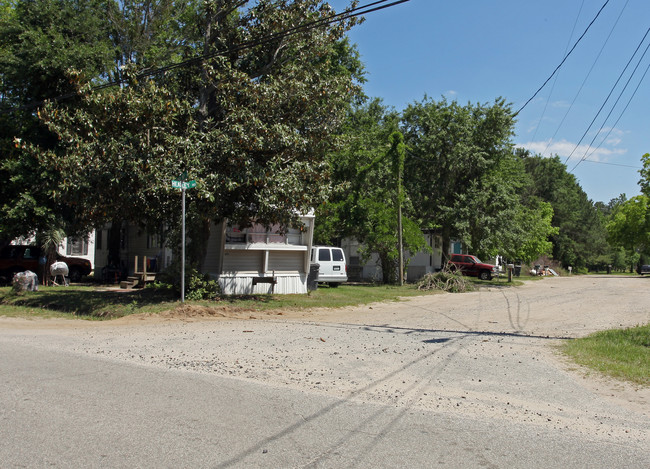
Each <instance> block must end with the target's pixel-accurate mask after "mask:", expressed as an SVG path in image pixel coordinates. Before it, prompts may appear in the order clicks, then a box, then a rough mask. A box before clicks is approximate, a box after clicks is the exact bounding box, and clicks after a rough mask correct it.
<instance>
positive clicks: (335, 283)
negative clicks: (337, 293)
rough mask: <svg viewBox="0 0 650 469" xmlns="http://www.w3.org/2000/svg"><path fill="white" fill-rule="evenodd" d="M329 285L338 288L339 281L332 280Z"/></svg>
mask: <svg viewBox="0 0 650 469" xmlns="http://www.w3.org/2000/svg"><path fill="white" fill-rule="evenodd" d="M329 285H330V288H336V287H338V286H339V282H330V283H329Z"/></svg>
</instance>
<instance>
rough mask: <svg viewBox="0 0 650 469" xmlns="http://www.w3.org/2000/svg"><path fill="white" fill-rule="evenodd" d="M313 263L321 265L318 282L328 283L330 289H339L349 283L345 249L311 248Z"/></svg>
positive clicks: (329, 247)
mask: <svg viewBox="0 0 650 469" xmlns="http://www.w3.org/2000/svg"><path fill="white" fill-rule="evenodd" d="M311 263H312V264H319V266H320V267H319V268H318V281H319V282H327V283H329V286H330V287H338V286H339V284H340V283H343V282H347V281H348V273H347V265H346V264H345V254H344V253H343V249H341V248H336V247H332V246H314V247H312V248H311Z"/></svg>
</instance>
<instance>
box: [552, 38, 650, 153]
mask: <svg viewBox="0 0 650 469" xmlns="http://www.w3.org/2000/svg"><path fill="white" fill-rule="evenodd" d="M648 33H650V28H648V29H647V30H646V32H645V34H644V35H643V38H641V41H640V42H639V45H638V46H637V47H636V49H634V53H632V55H631V56H630V59H629V60H628V61H627V64H625V68H623V71H622V72H621V73H620V74H619V76H618V78H617V79H616V83H614V85H613V86H612V89H611V90H610V91H609V94H608V95H607V97H606V98H605V101H603V104H601V106H600V109H598V112H597V113H596V115H595V116H594V118H593V119H592V120H591V122H590V123H589V126H588V127H587V130H585V132H584V133H583V134H582V137H580V140H579V141H578V143H576V145H575V147H574V148H573V150H572V151H571V153H570V154H569V156H567V158H566V160H565V161H564V164H565V165H566V164H567V162H568V161H569V158H571V156H573V153H575V151H576V150H577V149H578V147H579V146H580V144H581V143H582V140H583V139H584V138H585V137H586V136H587V133H588V132H589V130H591V126H592V125H594V122H596V119H597V118H598V116H599V115H600V113H601V112H602V110H603V108H604V107H605V105H606V104H607V101H609V98H611V96H612V93H613V92H614V90H615V89H616V86H618V82H619V81H621V78H623V75H624V74H625V71H626V70H627V68H628V67H629V66H630V64H631V63H632V59H634V56H635V55H636V53H637V52H638V51H639V49H640V48H641V46H642V45H643V43H644V42H645V38H646V37H647V36H648ZM646 50H647V49H646ZM644 54H645V53H644Z"/></svg>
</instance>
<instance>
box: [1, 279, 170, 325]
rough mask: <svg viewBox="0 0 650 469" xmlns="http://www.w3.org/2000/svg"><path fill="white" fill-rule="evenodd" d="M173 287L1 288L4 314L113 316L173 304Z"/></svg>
mask: <svg viewBox="0 0 650 469" xmlns="http://www.w3.org/2000/svg"><path fill="white" fill-rule="evenodd" d="M175 303H176V298H175V297H174V296H173V294H172V293H171V292H170V291H169V290H162V289H149V288H146V289H143V290H123V291H114V290H109V291H105V290H103V289H99V288H96V287H86V286H70V287H40V289H39V291H36V292H23V293H20V294H16V293H14V292H13V291H12V290H11V288H10V287H6V288H0V316H9V317H43V318H73V317H78V318H83V319H111V318H118V317H122V316H127V315H130V314H135V313H143V312H160V311H164V310H168V309H170V308H173V307H174V305H175Z"/></svg>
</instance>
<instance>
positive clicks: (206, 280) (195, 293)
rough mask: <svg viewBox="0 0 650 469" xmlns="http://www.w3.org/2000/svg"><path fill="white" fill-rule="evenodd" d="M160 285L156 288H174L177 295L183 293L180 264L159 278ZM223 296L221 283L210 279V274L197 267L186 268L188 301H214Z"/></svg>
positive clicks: (186, 294) (171, 267)
mask: <svg viewBox="0 0 650 469" xmlns="http://www.w3.org/2000/svg"><path fill="white" fill-rule="evenodd" d="M158 277H159V279H160V284H158V285H156V288H165V285H167V286H168V287H171V288H173V289H174V290H175V291H176V292H177V293H179V294H180V291H181V280H180V278H181V269H180V265H179V264H172V265H171V266H170V267H169V268H168V269H167V270H166V271H165V272H164V273H162V274H161V275H159V276H158ZM219 295H221V287H220V286H219V282H218V281H217V280H215V279H213V278H211V277H210V274H202V273H200V272H199V271H198V270H197V269H196V267H193V266H186V268H185V298H187V299H188V300H213V299H215V298H217V297H218V296H219Z"/></svg>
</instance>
